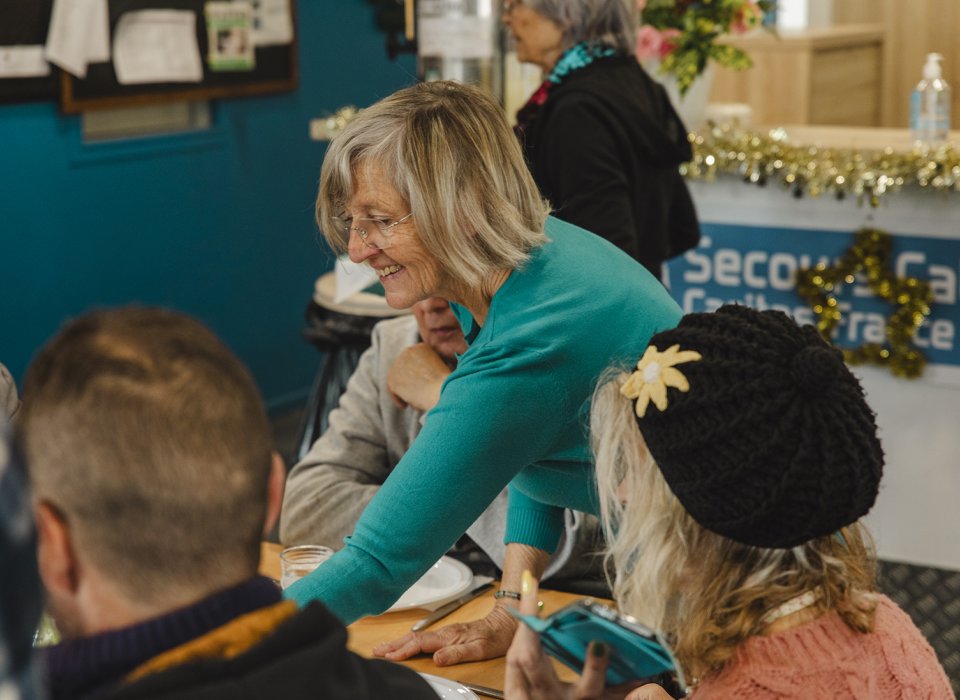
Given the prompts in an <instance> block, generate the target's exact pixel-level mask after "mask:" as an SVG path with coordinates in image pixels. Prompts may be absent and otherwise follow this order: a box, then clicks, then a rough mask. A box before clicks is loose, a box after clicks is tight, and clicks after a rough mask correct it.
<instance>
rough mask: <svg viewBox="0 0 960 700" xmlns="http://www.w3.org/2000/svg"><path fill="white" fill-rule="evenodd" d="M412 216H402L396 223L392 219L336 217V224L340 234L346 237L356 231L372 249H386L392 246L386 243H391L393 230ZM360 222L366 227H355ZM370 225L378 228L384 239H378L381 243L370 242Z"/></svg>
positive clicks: (411, 214)
mask: <svg viewBox="0 0 960 700" xmlns="http://www.w3.org/2000/svg"><path fill="white" fill-rule="evenodd" d="M411 216H413V212H410V213H409V214H407V215H406V216H401V217H400V218H399V219H396V220H395V221H392V222H391V221H390V219H367V218H361V219H351V218H348V217H343V216H336V217H334V221H335V222H336V225H337V228H339V229H340V233H342V234H344V235H350V232H351V231H356V232H357V235H358V236H360V240H361V241H363V242H364V243H366V244H367V245H368V246H370V247H371V248H386V247H388V246H389V245H390V244H389V243H386V241H389V240H390V238H391V237H392V236H393V229H394V228H395V227H396V226H399V225H400V224H402V223H403V222H404V221H406V220H407V219H409V218H410V217H411ZM359 222H364V223H365V225H364V226H355V225H354V224H357V223H359ZM370 225H372V227H373V228H376V229H377V232H378V233H380V235H381V236H382V238H380V239H378V240H379V241H381V242H380V243H377V242H376V241H374V242H370V241H369V240H368V238H369V236H370V231H369V228H370Z"/></svg>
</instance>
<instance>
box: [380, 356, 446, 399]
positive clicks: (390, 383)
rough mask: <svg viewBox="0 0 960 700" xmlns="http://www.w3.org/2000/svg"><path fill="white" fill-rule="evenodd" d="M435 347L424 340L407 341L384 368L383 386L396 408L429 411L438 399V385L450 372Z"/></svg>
mask: <svg viewBox="0 0 960 700" xmlns="http://www.w3.org/2000/svg"><path fill="white" fill-rule="evenodd" d="M450 371H451V370H450V368H449V367H448V366H447V365H446V363H445V362H444V361H443V358H441V357H440V356H439V355H438V354H437V353H436V351H434V350H433V348H431V347H430V346H429V345H427V344H426V343H417V344H416V345H411V346H410V347H408V348H406V349H405V350H403V352H401V353H400V354H399V355H398V356H397V359H396V360H394V361H393V364H392V365H390V369H389V370H387V389H388V390H389V392H390V396H391V398H393V401H394V403H396V404H397V406H399V407H400V408H406V407H407V406H413V407H414V408H416V409H418V410H421V411H429V410H430V409H431V408H433V407H434V406H435V405H436V403H437V401H439V400H440V386H441V385H442V384H443V380H444V379H446V378H447V376H448V375H449V374H450Z"/></svg>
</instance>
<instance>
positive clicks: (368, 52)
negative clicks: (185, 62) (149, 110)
mask: <svg viewBox="0 0 960 700" xmlns="http://www.w3.org/2000/svg"><path fill="white" fill-rule="evenodd" d="M298 18H299V31H300V45H299V61H300V87H299V89H298V90H297V91H296V92H293V93H284V94H279V95H273V96H267V97H262V98H256V99H239V100H223V101H219V102H216V103H214V120H215V126H214V128H213V129H212V130H211V132H210V133H208V134H204V135H195V134H194V135H179V136H167V137H159V138H155V139H140V140H137V141H127V142H123V143H119V144H100V145H91V146H84V145H82V144H81V137H80V122H79V118H77V117H72V116H71V117H64V116H61V115H59V113H58V112H57V109H56V106H55V105H53V104H50V103H38V104H23V105H11V106H0V261H2V265H0V361H2V362H3V363H5V364H6V365H7V366H8V367H9V368H10V370H11V372H13V375H14V377H16V378H17V380H18V382H20V381H22V378H23V373H24V370H25V369H26V366H27V364H28V363H29V361H30V358H31V357H32V355H33V353H34V352H35V351H36V350H37V349H38V348H39V347H40V346H41V345H42V344H43V342H44V341H45V340H46V339H47V338H48V337H49V336H50V335H52V334H53V333H54V332H55V331H56V330H57V328H58V327H59V326H60V325H61V324H62V323H63V321H64V320H65V319H67V318H69V317H71V316H73V315H76V314H78V313H81V312H83V311H85V310H87V309H90V308H92V307H99V306H114V305H118V304H124V303H128V302H139V303H144V304H160V305H164V306H168V307H172V308H175V309H179V310H182V311H185V312H188V313H190V314H193V315H194V316H197V317H198V318H200V319H201V320H202V321H204V322H205V323H207V324H208V325H209V326H211V327H212V328H213V329H214V330H215V331H216V332H217V333H218V334H219V335H220V336H221V337H222V338H223V339H224V340H225V341H226V342H227V343H228V344H229V345H230V346H231V347H232V348H233V349H234V350H235V351H236V352H237V353H238V354H239V355H240V357H241V358H242V359H243V360H244V361H245V362H246V363H247V364H248V366H249V367H250V368H251V370H252V372H253V374H254V376H255V377H256V379H257V381H258V383H259V385H260V388H261V391H262V392H263V395H264V398H265V399H266V400H267V403H268V405H269V406H270V407H271V408H279V407H281V406H285V405H288V404H290V403H292V402H295V401H299V400H301V399H302V398H303V397H304V396H305V395H306V392H307V390H308V388H309V385H310V381H311V379H312V377H313V373H314V370H315V368H316V366H317V362H318V360H319V354H318V352H317V351H316V350H315V349H313V347H311V346H309V345H308V344H307V343H306V342H305V341H304V340H303V339H302V338H301V336H300V331H301V328H302V326H303V311H304V308H305V306H306V304H307V302H308V300H309V298H310V295H311V293H312V289H313V282H314V280H315V279H316V277H317V276H318V275H319V274H321V273H322V272H324V271H326V270H329V269H330V268H331V265H332V259H331V257H330V255H329V253H328V252H327V250H326V248H325V246H324V245H323V244H321V243H320V242H319V241H318V234H317V232H316V228H315V226H314V224H313V201H314V197H315V194H316V184H317V178H318V175H319V170H320V163H321V160H322V158H323V154H324V150H325V144H324V143H319V142H312V141H310V140H309V136H308V122H309V120H310V119H311V118H314V117H317V116H320V115H323V114H325V113H329V112H333V111H335V110H336V109H337V108H339V107H341V106H343V105H345V104H355V105H358V106H365V105H368V104H370V103H372V102H374V101H375V100H377V99H378V98H380V97H383V96H384V95H387V94H389V93H390V92H392V91H394V90H395V89H397V88H399V87H402V86H404V85H408V84H410V83H411V82H413V80H414V74H415V68H414V62H413V60H412V57H409V56H406V57H403V58H401V59H400V60H398V61H390V60H388V59H387V57H386V52H385V50H384V37H383V35H382V34H381V33H380V32H379V31H377V30H376V28H375V27H374V23H373V10H372V6H371V5H370V4H369V3H367V2H364V0H299V1H298Z"/></svg>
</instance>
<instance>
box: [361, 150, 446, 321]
mask: <svg viewBox="0 0 960 700" xmlns="http://www.w3.org/2000/svg"><path fill="white" fill-rule="evenodd" d="M353 183H354V190H353V196H351V197H350V199H349V201H348V202H347V206H346V212H345V214H344V216H345V217H347V218H349V219H352V220H353V223H352V228H351V231H350V241H349V247H348V251H349V254H350V259H351V260H352V261H353V262H355V263H362V262H366V263H367V264H368V265H370V267H372V268H373V269H374V270H376V272H377V275H378V276H379V277H380V283H381V284H382V285H383V289H384V292H385V297H386V300H387V303H388V304H389V305H390V306H392V307H393V308H395V309H406V308H409V307H411V306H413V305H414V304H415V303H417V302H418V301H420V300H422V299H426V298H427V297H431V296H445V295H444V294H443V292H442V290H441V289H440V284H441V278H442V276H441V267H440V262H439V260H437V258H436V257H435V256H434V255H432V254H431V253H430V252H428V251H427V249H426V248H424V247H423V244H422V243H421V242H420V237H419V236H418V235H417V219H416V217H415V216H412V217H410V218H408V219H406V220H404V221H402V222H400V223H398V224H397V225H396V226H394V227H392V228H391V229H390V231H389V235H384V234H383V233H381V232H380V229H379V228H378V227H377V224H376V223H374V222H373V221H361V219H377V220H380V221H381V222H384V223H385V224H391V223H393V222H396V221H397V220H398V219H401V218H403V217H405V216H406V215H407V214H409V213H410V205H409V204H408V203H407V202H406V201H404V199H403V197H402V196H401V195H400V193H399V192H397V190H396V189H395V188H394V187H393V185H392V184H391V183H390V181H389V180H388V179H387V177H386V176H385V174H384V172H383V168H382V167H381V166H380V165H379V164H378V163H360V164H359V165H358V166H357V167H356V168H355V169H354V172H353ZM361 228H362V229H364V230H365V231H366V232H367V237H366V240H365V241H364V240H363V239H362V238H361V237H360V234H359V231H358V230H357V229H361Z"/></svg>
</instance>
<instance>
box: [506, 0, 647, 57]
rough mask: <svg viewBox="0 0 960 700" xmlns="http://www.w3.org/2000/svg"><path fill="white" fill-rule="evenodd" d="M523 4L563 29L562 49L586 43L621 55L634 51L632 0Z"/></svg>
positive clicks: (554, 0)
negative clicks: (602, 45)
mask: <svg viewBox="0 0 960 700" xmlns="http://www.w3.org/2000/svg"><path fill="white" fill-rule="evenodd" d="M523 4H524V5H526V6H527V7H529V8H530V9H531V10H533V11H534V12H536V13H538V14H540V15H543V16H544V17H546V18H547V19H549V20H550V21H552V22H554V23H556V24H558V25H559V26H560V27H562V28H563V45H564V48H568V47H570V46H573V45H574V44H577V43H579V42H581V41H586V42H588V43H591V44H605V45H607V46H612V47H613V48H615V49H616V50H617V52H619V53H624V54H633V52H634V51H635V50H636V46H637V9H636V0H524V2H523Z"/></svg>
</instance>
